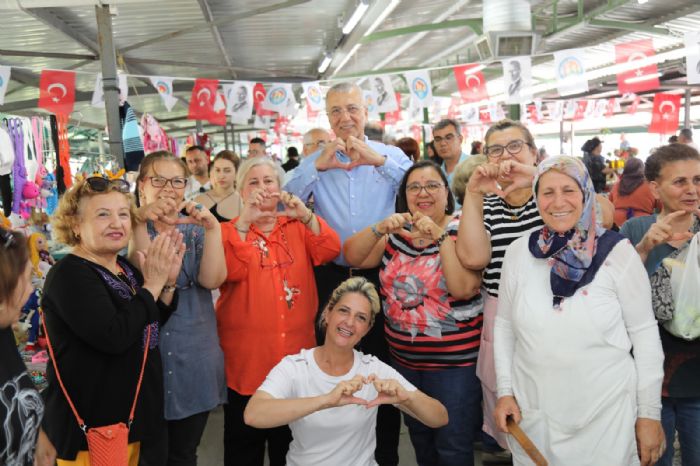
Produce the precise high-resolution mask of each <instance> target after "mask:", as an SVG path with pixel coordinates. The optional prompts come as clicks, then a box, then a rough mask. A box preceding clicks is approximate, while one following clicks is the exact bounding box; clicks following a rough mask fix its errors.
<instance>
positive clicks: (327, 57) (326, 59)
mask: <svg viewBox="0 0 700 466" xmlns="http://www.w3.org/2000/svg"><path fill="white" fill-rule="evenodd" d="M332 60H333V58H332V57H331V54H330V53H324V54H323V60H321V64H320V65H318V72H319V73H324V72H325V71H326V70H327V69H328V67H329V66H330V65H331V61H332Z"/></svg>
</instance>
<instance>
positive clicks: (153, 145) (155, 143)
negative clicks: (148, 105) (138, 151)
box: [141, 113, 169, 154]
mask: <svg viewBox="0 0 700 466" xmlns="http://www.w3.org/2000/svg"><path fill="white" fill-rule="evenodd" d="M141 128H143V150H144V152H145V153H146V154H150V153H151V152H155V151H158V150H168V148H169V147H168V135H167V134H165V131H163V128H161V127H160V125H159V124H158V120H156V119H155V118H154V117H153V115H150V114H148V113H144V114H143V116H142V117H141Z"/></svg>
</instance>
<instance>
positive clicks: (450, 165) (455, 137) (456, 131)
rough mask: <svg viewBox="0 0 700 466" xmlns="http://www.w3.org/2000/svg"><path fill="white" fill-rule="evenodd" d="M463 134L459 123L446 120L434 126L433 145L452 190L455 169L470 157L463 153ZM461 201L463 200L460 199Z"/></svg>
mask: <svg viewBox="0 0 700 466" xmlns="http://www.w3.org/2000/svg"><path fill="white" fill-rule="evenodd" d="M462 139H463V138H462V134H461V132H460V128H459V123H457V122H456V121H455V120H452V119H449V118H445V119H444V120H440V121H439V122H437V123H436V124H435V126H433V143H434V144H435V151H436V152H437V155H438V157H440V158H441V159H442V165H441V168H442V171H443V172H445V176H447V182H448V183H449V185H450V189H451V188H452V177H453V176H454V170H455V167H456V166H457V165H458V164H459V162H462V161H464V160H466V159H467V157H469V156H468V155H467V154H465V153H464V152H462ZM459 200H460V201H461V199H459Z"/></svg>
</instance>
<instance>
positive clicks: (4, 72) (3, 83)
mask: <svg viewBox="0 0 700 466" xmlns="http://www.w3.org/2000/svg"><path fill="white" fill-rule="evenodd" d="M10 69H11V68H10V67H9V66H0V105H4V104H5V92H7V85H8V84H10Z"/></svg>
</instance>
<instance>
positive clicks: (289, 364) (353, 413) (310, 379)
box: [259, 348, 416, 466]
mask: <svg viewBox="0 0 700 466" xmlns="http://www.w3.org/2000/svg"><path fill="white" fill-rule="evenodd" d="M314 350H315V348H312V349H308V350H301V353H299V354H295V355H292V356H286V357H285V358H284V359H282V361H281V362H280V363H279V364H277V365H276V366H275V367H274V368H273V369H272V370H271V371H270V373H269V374H268V375H267V378H266V379H265V381H264V382H263V383H262V385H261V386H260V388H259V390H262V391H264V392H267V393H269V394H270V395H272V396H273V397H275V398H306V397H313V396H319V395H325V394H326V393H329V392H330V391H332V390H333V389H334V388H335V386H336V385H338V384H339V383H340V382H342V381H344V380H350V379H352V378H353V377H355V376H356V375H357V374H360V375H362V376H363V377H366V376H369V375H370V374H376V375H377V377H378V378H380V379H395V380H396V381H398V382H399V383H400V384H401V385H402V386H403V387H404V388H405V389H406V390H409V391H414V390H416V387H414V386H413V385H411V384H410V383H409V382H408V381H407V380H406V379H404V378H403V377H402V376H401V374H399V373H398V372H396V370H394V369H393V368H392V367H390V366H388V365H386V364H384V363H383V362H382V361H380V360H379V359H377V358H376V357H374V356H371V355H365V354H362V353H360V352H358V351H354V353H355V363H354V364H353V366H352V369H350V371H349V372H348V373H347V374H345V375H341V376H338V377H336V376H332V375H328V374H326V373H325V372H323V371H322V370H321V368H319V367H318V365H317V364H316V361H315V360H314ZM355 396H357V397H359V398H364V399H366V400H369V401H371V400H373V399H375V398H376V397H377V391H376V390H375V389H374V386H373V385H372V384H368V385H365V386H364V387H363V388H362V390H360V391H358V392H356V393H355ZM376 423H377V408H370V409H367V408H365V407H364V406H360V405H346V406H341V407H338V408H329V409H324V410H321V411H317V412H315V413H313V414H309V415H308V416H305V417H303V418H301V419H298V420H296V421H294V422H291V423H290V424H289V427H290V429H291V430H292V436H293V437H294V439H293V440H292V443H291V444H290V445H289V452H288V453H287V466H314V465H343V466H374V465H376V464H377V463H376V462H375V461H374V447H375V444H376V440H377V439H376V435H375V432H374V428H375V425H376Z"/></svg>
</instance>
